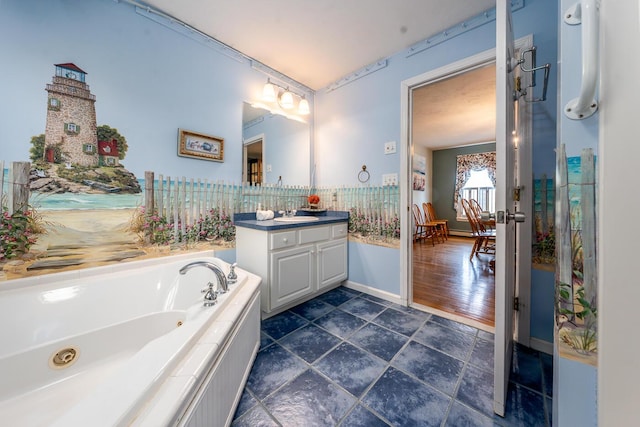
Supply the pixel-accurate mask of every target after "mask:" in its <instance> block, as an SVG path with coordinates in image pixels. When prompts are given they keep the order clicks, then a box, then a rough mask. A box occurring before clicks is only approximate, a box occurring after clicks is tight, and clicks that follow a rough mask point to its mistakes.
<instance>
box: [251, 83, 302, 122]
mask: <svg viewBox="0 0 640 427" xmlns="http://www.w3.org/2000/svg"><path fill="white" fill-rule="evenodd" d="M295 97H297V98H299V99H300V101H299V102H298V109H297V114H299V115H301V116H306V115H308V114H310V113H311V109H310V108H309V101H307V99H306V98H305V95H304V94H302V95H299V94H297V93H295V92H292V91H291V90H290V89H289V87H288V86H287V87H284V86H280V85H279V84H277V83H273V82H272V81H271V79H267V83H265V85H264V87H263V88H262V101H263V102H265V103H275V102H277V103H278V106H279V107H280V108H282V109H284V110H292V109H294V108H295V106H296V102H295Z"/></svg>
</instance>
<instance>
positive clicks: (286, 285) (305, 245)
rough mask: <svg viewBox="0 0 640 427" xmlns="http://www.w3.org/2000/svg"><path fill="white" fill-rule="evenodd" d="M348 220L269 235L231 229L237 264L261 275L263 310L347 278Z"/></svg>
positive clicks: (304, 297) (309, 295) (279, 308)
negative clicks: (233, 231)
mask: <svg viewBox="0 0 640 427" xmlns="http://www.w3.org/2000/svg"><path fill="white" fill-rule="evenodd" d="M347 227H348V226H347V222H340V223H331V224H324V225H322V224H318V225H309V226H304V227H296V228H285V229H281V228H279V229H274V230H269V231H263V230H256V229H252V228H245V227H237V228H236V261H237V263H238V266H239V267H241V268H243V269H245V270H247V271H250V272H252V273H254V274H257V275H259V276H261V277H262V290H261V294H262V301H261V305H262V311H263V312H264V313H267V314H268V313H271V314H275V313H274V312H279V311H282V310H283V309H286V308H288V307H291V306H293V305H296V304H299V303H300V302H303V301H305V300H307V299H310V298H313V297H315V296H317V295H319V294H321V293H322V292H326V291H328V290H330V289H331V288H332V287H335V285H338V284H340V282H342V281H343V280H346V279H347V271H348V270H347V269H348V264H347V247H348V244H347Z"/></svg>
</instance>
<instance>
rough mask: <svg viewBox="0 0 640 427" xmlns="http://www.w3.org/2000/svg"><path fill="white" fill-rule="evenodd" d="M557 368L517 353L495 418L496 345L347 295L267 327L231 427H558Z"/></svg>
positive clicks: (342, 291) (456, 327)
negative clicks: (501, 412) (554, 422)
mask: <svg viewBox="0 0 640 427" xmlns="http://www.w3.org/2000/svg"><path fill="white" fill-rule="evenodd" d="M551 381H552V358H551V356H549V355H546V354H542V353H539V352H537V351H535V350H531V349H529V348H526V347H522V346H519V345H516V347H515V349H514V353H513V359H512V372H511V376H510V383H509V392H508V399H507V413H506V415H505V417H504V418H501V417H499V416H497V415H495V414H493V409H492V407H493V335H492V334H490V333H488V332H485V331H481V330H478V329H476V328H473V327H470V326H467V325H463V324H461V323H458V322H454V321H451V320H448V319H444V318H442V317H438V316H436V315H431V314H428V313H424V312H421V311H418V310H415V309H411V308H406V307H401V306H399V305H397V304H394V303H391V302H388V301H385V300H382V299H380V298H376V297H373V296H370V295H366V294H363V293H360V292H357V291H354V290H351V289H347V288H344V287H340V288H337V289H334V290H332V291H330V292H327V293H325V294H323V295H321V296H319V297H317V298H315V299H313V300H311V301H308V302H305V303H303V304H300V305H298V306H296V307H293V308H292V309H290V310H288V311H285V312H283V313H281V314H278V315H276V316H274V317H271V318H269V319H266V320H264V321H263V322H262V333H261V342H260V351H259V352H258V355H257V357H256V360H255V362H254V365H253V368H252V371H251V374H250V375H249V379H248V381H247V385H246V387H245V389H244V392H243V395H242V398H241V400H240V403H239V405H238V408H237V410H236V413H235V418H234V421H233V424H232V425H233V426H238V427H239V426H251V427H256V426H296V427H298V426H305V427H306V426H344V427H347V426H348V427H358V426H363V427H364V426H366V427H376V426H452V427H464V426H541V427H547V426H550V425H551V421H550V414H551V404H552V396H551V389H552V387H551V386H552V384H551Z"/></svg>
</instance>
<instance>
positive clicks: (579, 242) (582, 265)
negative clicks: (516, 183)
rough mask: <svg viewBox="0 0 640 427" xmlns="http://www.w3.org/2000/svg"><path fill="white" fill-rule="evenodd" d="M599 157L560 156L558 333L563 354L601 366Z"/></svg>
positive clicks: (563, 153) (588, 152)
mask: <svg viewBox="0 0 640 427" xmlns="http://www.w3.org/2000/svg"><path fill="white" fill-rule="evenodd" d="M596 163H597V162H596V157H595V155H594V153H593V149H591V148H585V149H582V152H581V155H580V156H574V157H567V156H566V151H565V146H564V144H562V145H561V146H560V148H559V150H558V156H557V179H558V182H557V191H558V194H557V206H558V212H557V220H556V224H557V232H556V235H557V249H556V254H557V261H556V263H557V264H556V319H555V321H556V322H555V323H556V335H557V337H558V346H559V350H560V354H561V356H563V357H566V358H570V359H574V360H578V361H581V362H583V363H588V364H591V365H593V366H597V353H598V331H597V320H598V319H597V316H598V310H597V305H598V295H597V269H596V267H597V256H596V243H597V242H596V235H597V234H596V211H597V202H596V188H597V183H596V175H597V174H596Z"/></svg>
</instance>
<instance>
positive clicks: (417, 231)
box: [412, 203, 436, 246]
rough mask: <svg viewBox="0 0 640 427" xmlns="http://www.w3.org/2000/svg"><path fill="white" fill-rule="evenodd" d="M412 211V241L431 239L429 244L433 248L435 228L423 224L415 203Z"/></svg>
mask: <svg viewBox="0 0 640 427" xmlns="http://www.w3.org/2000/svg"><path fill="white" fill-rule="evenodd" d="M412 210H413V220H414V231H413V241H414V242H415V241H416V240H422V239H431V244H432V245H433V246H435V245H436V242H435V231H436V230H435V226H434V225H433V224H428V223H427V222H425V220H424V217H423V216H422V212H421V211H420V208H419V207H418V205H416V204H415V203H414V204H413V207H412Z"/></svg>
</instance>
